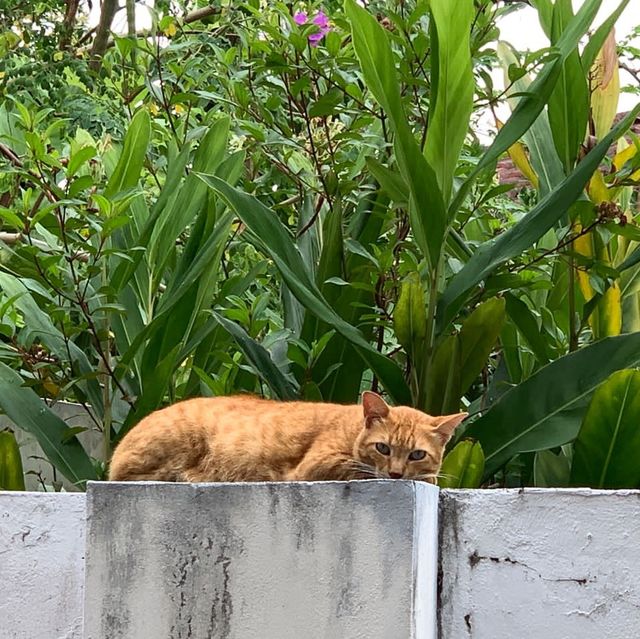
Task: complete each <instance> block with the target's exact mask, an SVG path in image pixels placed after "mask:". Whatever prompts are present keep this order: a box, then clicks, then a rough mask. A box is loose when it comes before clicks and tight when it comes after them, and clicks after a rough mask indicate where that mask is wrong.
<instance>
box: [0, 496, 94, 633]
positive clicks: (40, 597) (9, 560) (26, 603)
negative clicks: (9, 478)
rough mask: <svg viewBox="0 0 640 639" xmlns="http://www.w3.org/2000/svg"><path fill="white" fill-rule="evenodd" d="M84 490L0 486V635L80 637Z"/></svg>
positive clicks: (82, 585) (82, 595) (82, 589)
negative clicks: (22, 490)
mask: <svg viewBox="0 0 640 639" xmlns="http://www.w3.org/2000/svg"><path fill="white" fill-rule="evenodd" d="M84 541H85V496H84V494H69V493H66V494H64V493H63V494H61V493H57V494H52V493H17V492H16V493H9V492H0V637H1V638H2V639H80V637H81V635H82V606H83V599H84Z"/></svg>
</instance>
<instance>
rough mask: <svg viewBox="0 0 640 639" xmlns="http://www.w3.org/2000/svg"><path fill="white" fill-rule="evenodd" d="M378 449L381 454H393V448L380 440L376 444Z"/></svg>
mask: <svg viewBox="0 0 640 639" xmlns="http://www.w3.org/2000/svg"><path fill="white" fill-rule="evenodd" d="M376 450H377V451H378V452H379V453H380V454H381V455H390V454H391V449H390V448H389V447H388V446H387V445H386V444H383V443H382V442H378V443H377V444H376Z"/></svg>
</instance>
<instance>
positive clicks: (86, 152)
mask: <svg viewBox="0 0 640 639" xmlns="http://www.w3.org/2000/svg"><path fill="white" fill-rule="evenodd" d="M97 152H98V151H97V149H96V147H95V146H83V147H82V148H81V149H79V150H78V151H76V152H75V153H74V154H73V155H72V156H71V158H70V159H69V164H68V165H67V179H69V178H72V177H73V176H74V175H75V174H76V173H77V172H78V170H79V169H80V168H81V167H82V165H83V164H84V163H85V162H88V161H89V160H90V159H91V158H93V157H95V155H96V153H97Z"/></svg>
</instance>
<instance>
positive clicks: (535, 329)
mask: <svg viewBox="0 0 640 639" xmlns="http://www.w3.org/2000/svg"><path fill="white" fill-rule="evenodd" d="M505 301H506V303H507V306H506V308H507V314H508V315H509V317H510V319H511V321H512V322H513V323H514V324H515V325H516V328H517V329H518V331H520V334H521V335H522V337H524V339H525V341H526V342H527V344H528V346H529V348H530V349H531V351H532V352H533V354H534V355H535V356H536V359H537V360H538V362H540V364H543V365H544V364H547V363H548V362H549V360H550V359H551V358H550V356H549V353H548V345H547V342H546V340H545V338H544V336H543V335H542V333H541V332H540V327H539V326H538V322H537V321H536V318H535V317H534V315H533V312H532V311H531V310H530V309H529V307H528V306H527V304H526V303H525V302H523V301H522V300H521V299H519V298H517V297H516V296H515V295H513V294H511V293H509V294H507V295H505Z"/></svg>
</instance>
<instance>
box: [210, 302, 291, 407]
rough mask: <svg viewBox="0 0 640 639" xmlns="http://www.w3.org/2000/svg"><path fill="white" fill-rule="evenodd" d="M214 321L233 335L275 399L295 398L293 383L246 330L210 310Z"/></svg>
mask: <svg viewBox="0 0 640 639" xmlns="http://www.w3.org/2000/svg"><path fill="white" fill-rule="evenodd" d="M212 313H213V317H214V318H215V319H216V321H217V322H218V323H219V324H220V326H222V328H224V329H225V330H226V331H227V332H228V333H229V334H230V335H231V337H233V339H234V341H235V343H236V344H237V345H238V348H239V349H240V350H241V351H242V354H243V355H244V356H245V357H246V359H247V362H249V364H250V365H251V368H252V369H253V370H254V371H255V373H256V375H257V376H258V377H259V378H260V379H261V380H262V381H263V382H264V383H265V384H266V385H267V386H268V387H269V388H270V389H271V390H272V391H273V393H274V396H275V397H276V398H277V399H297V398H298V392H297V390H296V388H295V387H294V385H293V384H292V383H291V382H290V381H289V380H288V379H287V378H286V377H285V376H284V374H283V373H282V371H281V370H280V369H279V368H278V367H277V366H276V365H275V364H274V362H273V360H272V359H271V355H270V354H269V351H267V349H266V348H264V347H263V346H262V345H261V344H259V343H258V342H256V341H255V340H254V339H252V338H251V337H250V336H249V335H248V334H247V333H246V331H245V330H244V329H243V328H242V327H241V326H239V325H238V324H235V323H234V322H231V321H230V320H228V319H226V318H225V317H223V316H222V315H220V314H219V313H216V312H212Z"/></svg>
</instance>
